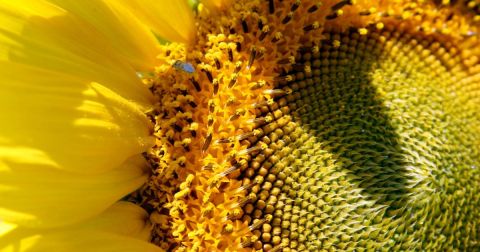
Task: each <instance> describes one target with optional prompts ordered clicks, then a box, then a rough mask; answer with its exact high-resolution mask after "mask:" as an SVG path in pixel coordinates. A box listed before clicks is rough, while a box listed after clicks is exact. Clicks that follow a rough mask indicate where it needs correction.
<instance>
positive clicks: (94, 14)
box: [50, 0, 159, 71]
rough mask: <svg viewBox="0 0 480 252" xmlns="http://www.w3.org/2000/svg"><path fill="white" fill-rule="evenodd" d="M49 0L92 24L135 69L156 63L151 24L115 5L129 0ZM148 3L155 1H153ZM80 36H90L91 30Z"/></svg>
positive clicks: (156, 45) (150, 67)
mask: <svg viewBox="0 0 480 252" xmlns="http://www.w3.org/2000/svg"><path fill="white" fill-rule="evenodd" d="M50 2H53V3H55V4H56V5H58V6H60V7H61V8H63V9H64V10H66V11H67V12H68V13H69V15H75V16H76V17H78V18H80V19H81V20H82V21H85V22H87V23H88V24H89V25H91V26H92V27H94V28H95V29H96V30H97V31H98V32H99V33H100V34H101V36H103V37H104V38H105V39H106V40H107V42H108V44H109V45H110V46H111V47H112V48H113V49H114V50H115V51H116V52H117V53H119V54H121V55H122V56H123V60H124V61H129V62H130V63H131V64H132V65H133V66H134V67H135V69H136V70H143V71H145V70H152V69H153V67H154V66H155V65H158V60H157V55H158V52H159V51H158V41H157V39H156V38H155V36H154V34H153V33H152V28H151V27H149V26H148V25H149V24H148V23H142V21H144V20H143V19H145V18H144V17H142V16H140V15H138V14H140V13H136V12H135V13H133V12H131V11H130V10H128V9H126V8H118V6H117V5H123V4H124V3H127V2H128V3H129V2H133V1H114V2H118V3H115V4H112V3H111V2H112V1H101V0H89V1H88V3H85V2H83V1H77V0H50ZM149 4H150V5H158V3H157V2H155V3H154V2H151V3H149ZM60 32H64V31H63V30H62V31H60ZM73 33H76V31H73ZM73 36H75V34H73ZM77 36H78V35H77ZM83 36H86V37H92V35H91V34H84V35H82V37H83ZM87 39H88V38H87Z"/></svg>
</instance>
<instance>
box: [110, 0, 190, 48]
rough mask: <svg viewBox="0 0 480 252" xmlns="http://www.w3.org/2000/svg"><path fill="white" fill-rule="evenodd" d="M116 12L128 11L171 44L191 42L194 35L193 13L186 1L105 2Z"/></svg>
mask: <svg viewBox="0 0 480 252" xmlns="http://www.w3.org/2000/svg"><path fill="white" fill-rule="evenodd" d="M106 2H107V3H108V4H110V5H111V6H114V7H116V8H117V9H118V10H121V11H122V12H124V11H130V12H131V13H132V14H133V15H134V16H136V17H139V19H140V20H141V21H142V22H143V23H145V24H147V25H148V26H149V27H150V28H151V29H152V30H153V31H154V32H155V33H156V34H157V35H158V36H160V37H161V38H163V39H166V40H169V41H173V42H183V43H188V42H192V41H193V38H194V34H195V23H194V17H193V12H192V9H191V8H190V6H189V5H188V2H187V1H186V0H156V1H155V0H130V1H119V0H107V1H106Z"/></svg>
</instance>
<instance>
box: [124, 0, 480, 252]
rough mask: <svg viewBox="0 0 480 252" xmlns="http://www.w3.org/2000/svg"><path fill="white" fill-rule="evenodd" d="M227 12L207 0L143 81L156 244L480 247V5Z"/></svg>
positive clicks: (383, 4) (303, 5) (275, 0)
mask: <svg viewBox="0 0 480 252" xmlns="http://www.w3.org/2000/svg"><path fill="white" fill-rule="evenodd" d="M207 2H208V3H209V2H210V1H207ZM227 2H228V1H227ZM226 4H227V3H226ZM228 4H229V7H228V8H227V7H225V6H222V8H217V7H215V6H214V5H212V4H206V5H205V6H204V5H203V4H202V3H200V4H199V5H198V8H197V9H196V11H195V13H196V25H197V27H196V30H197V34H196V40H195V42H194V43H191V44H189V45H186V44H176V43H170V44H166V45H163V46H162V47H161V50H162V53H161V54H160V55H159V58H161V59H163V62H170V64H164V65H161V66H158V67H157V68H156V71H155V73H154V74H153V75H149V77H148V78H144V82H145V83H147V84H148V85H149V88H150V90H151V92H152V93H153V94H154V95H155V97H156V98H157V102H156V104H155V108H154V110H153V111H150V112H149V113H148V116H149V118H150V119H151V121H152V123H153V124H155V136H156V137H157V142H156V145H155V146H154V147H153V148H152V149H151V150H150V151H148V152H147V153H145V157H146V158H147V160H148V161H149V163H150V165H151V167H152V171H153V172H152V176H151V177H150V180H149V182H148V183H147V184H146V185H145V186H144V188H142V189H141V190H140V191H139V192H137V193H136V194H135V195H133V196H132V198H134V200H135V201H136V202H137V203H138V204H139V205H141V206H142V207H144V208H145V209H146V210H147V211H148V212H149V213H150V219H151V221H152V222H153V223H154V229H153V231H152V234H153V239H152V243H154V244H156V245H158V246H160V247H161V248H163V249H165V250H167V251H337V250H345V251H380V250H385V249H386V250H391V251H400V250H404V251H424V250H439V251H442V250H448V249H452V248H453V249H454V250H461V251H474V250H478V249H480V231H479V229H478V227H479V226H480V211H479V210H478V209H480V197H479V195H480V169H479V167H480V158H479V157H480V126H479V125H480V105H479V104H480V62H479V61H480V40H479V39H478V36H477V34H478V30H479V27H480V24H479V21H478V16H479V14H480V9H479V8H480V7H479V6H480V5H479V4H476V3H475V1H433V0H432V1H367V0H357V1H352V0H343V1H339V0H336V1H334V0H331V1H330V0H324V1H313V0H312V1H310V0H306V1H298V0H296V1H295V0H283V1H280V0H268V1H255V0H251V1H250V0H246V1H237V2H235V3H233V1H232V2H229V3H228Z"/></svg>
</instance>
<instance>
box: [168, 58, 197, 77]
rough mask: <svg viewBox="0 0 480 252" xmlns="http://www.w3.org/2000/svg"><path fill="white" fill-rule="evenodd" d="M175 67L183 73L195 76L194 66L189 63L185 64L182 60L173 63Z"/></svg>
mask: <svg viewBox="0 0 480 252" xmlns="http://www.w3.org/2000/svg"><path fill="white" fill-rule="evenodd" d="M173 67H174V68H175V69H177V70H179V71H183V72H186V73H189V74H193V73H194V72H195V68H194V67H193V65H192V64H191V63H188V62H184V61H181V60H176V61H175V62H174V63H173Z"/></svg>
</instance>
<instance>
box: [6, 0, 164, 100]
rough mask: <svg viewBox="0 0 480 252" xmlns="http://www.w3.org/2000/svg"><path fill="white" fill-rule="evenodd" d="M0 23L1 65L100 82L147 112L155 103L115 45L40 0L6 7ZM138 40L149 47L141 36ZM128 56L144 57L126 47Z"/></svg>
mask: <svg viewBox="0 0 480 252" xmlns="http://www.w3.org/2000/svg"><path fill="white" fill-rule="evenodd" d="M0 1H1V0H0ZM87 6H89V4H87ZM0 23H1V24H2V28H1V29H0V61H9V62H16V63H20V64H25V65H30V66H36V67H39V68H44V69H48V70H51V71H56V72H61V73H63V74H68V75H73V76H75V77H77V78H82V79H84V80H86V81H89V82H92V81H94V82H99V83H102V84H104V85H106V86H107V87H108V88H110V89H112V90H113V91H115V92H116V93H118V94H120V95H121V96H123V97H125V98H126V99H129V100H134V101H136V102H137V103H139V104H142V105H144V106H146V105H147V104H151V103H152V101H153V98H152V95H151V93H150V92H149V91H148V89H147V87H145V86H144V85H143V84H142V83H141V82H140V81H139V79H138V78H137V75H136V71H135V69H134V68H133V67H132V66H131V64H128V63H129V62H128V61H127V60H125V57H122V55H120V54H119V53H118V52H117V51H118V50H114V49H113V48H114V46H113V44H112V41H109V40H108V39H105V36H103V34H101V33H100V32H99V31H98V29H96V28H95V27H94V26H92V25H90V24H89V23H87V22H85V21H84V20H82V19H79V18H77V16H75V15H74V14H72V13H70V12H67V11H65V10H63V9H60V8H59V7H57V6H54V5H52V4H49V3H47V2H45V1H41V0H39V1H36V0H33V1H29V0H21V1H18V2H17V1H15V2H12V1H1V2H0ZM119 25H121V24H119ZM110 36H113V35H110ZM118 36H119V37H118V38H117V39H118V42H117V44H118V43H120V44H121V43H123V42H122V41H124V38H123V37H121V36H120V35H118ZM111 39H113V37H112V38H111ZM138 39H140V42H142V43H143V42H144V41H142V40H141V39H143V38H142V37H141V36H140V37H139V38H138ZM140 42H139V43H140ZM145 43H147V41H145ZM147 44H148V43H147ZM119 50H120V49H119ZM123 51H124V52H125V53H128V54H134V55H132V59H135V57H136V56H135V55H140V53H138V54H136V53H135V52H130V49H129V47H128V46H127V45H125V47H124V48H123ZM153 55H155V56H156V54H155V53H153ZM138 60H139V61H142V62H143V61H144V59H143V58H141V57H140V58H138ZM145 62H147V61H145ZM23 74H27V75H28V73H23Z"/></svg>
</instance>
